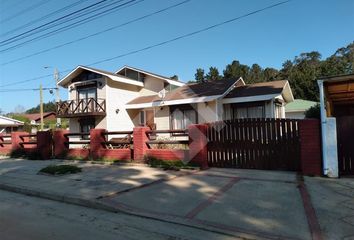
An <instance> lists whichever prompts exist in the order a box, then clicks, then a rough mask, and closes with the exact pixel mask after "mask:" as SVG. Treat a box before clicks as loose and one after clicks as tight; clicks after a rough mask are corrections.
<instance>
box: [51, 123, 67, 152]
mask: <svg viewBox="0 0 354 240" xmlns="http://www.w3.org/2000/svg"><path fill="white" fill-rule="evenodd" d="M66 133H69V131H68V130H55V131H54V132H53V145H54V156H55V157H56V158H65V157H66V155H67V153H68V151H69V144H66V142H67V141H69V139H68V138H67V137H65V134H66Z"/></svg>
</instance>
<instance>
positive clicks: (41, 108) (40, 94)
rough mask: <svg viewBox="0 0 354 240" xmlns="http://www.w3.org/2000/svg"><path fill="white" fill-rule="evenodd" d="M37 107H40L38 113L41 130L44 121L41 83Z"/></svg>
mask: <svg viewBox="0 0 354 240" xmlns="http://www.w3.org/2000/svg"><path fill="white" fill-rule="evenodd" d="M39 109H40V114H41V131H43V128H44V122H43V88H42V83H41V85H40V86H39Z"/></svg>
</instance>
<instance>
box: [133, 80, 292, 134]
mask: <svg viewBox="0 0 354 240" xmlns="http://www.w3.org/2000/svg"><path fill="white" fill-rule="evenodd" d="M162 95H163V94H162ZM162 95H161V94H160V95H155V96H143V97H138V98H136V99H134V100H132V101H130V102H128V103H127V104H126V109H128V111H129V110H133V109H137V110H139V114H140V118H139V119H140V124H144V122H145V123H146V122H148V123H149V124H148V125H150V126H151V125H152V126H154V128H156V129H158V130H168V129H184V128H187V127H188V125H189V124H192V123H205V122H215V121H221V120H230V119H236V118H285V110H284V105H285V103H287V102H290V101H292V100H293V95H292V92H291V89H290V86H289V83H288V81H273V82H266V83H257V84H249V85H246V84H245V83H244V81H243V79H242V78H239V79H236V80H235V79H224V80H218V81H208V82H203V83H195V84H187V85H185V86H183V87H180V88H177V89H175V90H173V91H171V92H169V93H166V95H165V96H162ZM150 116H153V117H154V118H153V117H150Z"/></svg>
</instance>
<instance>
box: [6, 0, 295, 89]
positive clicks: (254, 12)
mask: <svg viewBox="0 0 354 240" xmlns="http://www.w3.org/2000/svg"><path fill="white" fill-rule="evenodd" d="M291 1H292V0H287V1H283V2H279V3H276V4H272V5H269V6H267V7H264V8H261V9H258V10H255V11H252V12H249V13H247V14H243V15H241V16H238V17H235V18H231V19H229V20H226V21H223V22H220V23H217V24H214V25H210V26H208V27H205V28H202V29H199V30H197V31H194V32H190V33H187V34H184V35H181V36H178V37H175V38H172V39H169V40H166V41H163V42H160V43H157V44H153V45H150V46H147V47H144V48H140V49H137V50H134V51H130V52H127V53H124V54H120V55H118V56H114V57H110V58H106V59H103V60H100V61H97V62H94V63H91V64H87V66H92V65H97V64H100V63H103V62H109V61H112V60H115V59H117V58H121V57H125V56H128V55H132V54H136V53H139V52H143V51H146V50H150V49H152V48H156V47H158V46H162V45H166V44H168V43H171V42H175V41H178V40H180V39H184V38H187V37H191V36H193V35H196V34H199V33H202V32H206V31H208V30H211V29H214V28H217V27H220V26H222V25H225V24H228V23H231V22H235V21H237V20H240V19H243V18H246V17H249V16H251V15H254V14H257V13H260V12H263V11H266V10H268V9H272V8H275V7H278V6H280V5H283V4H286V3H288V2H291ZM69 71H71V69H69V70H64V71H62V72H61V73H64V72H69ZM48 76H51V74H50V75H46V76H41V77H37V78H32V79H27V80H23V81H21V82H16V83H11V84H7V85H2V86H0V87H4V86H10V85H16V84H20V83H23V82H28V81H34V80H37V79H41V78H44V77H48Z"/></svg>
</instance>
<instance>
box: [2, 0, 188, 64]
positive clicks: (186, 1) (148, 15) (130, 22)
mask: <svg viewBox="0 0 354 240" xmlns="http://www.w3.org/2000/svg"><path fill="white" fill-rule="evenodd" d="M190 1H191V0H185V1H182V2H179V3H177V4H174V5H171V6H169V7H166V8H163V9H160V10H158V11H155V12H152V13H149V14H146V15H144V16H141V17H138V18H135V19H133V20H130V21H128V22H125V23H122V24H119V25H116V26H113V27H110V28H107V29H105V30H102V31H98V32H96V33H93V34H89V35H87V36H84V37H81V38H78V39H75V40H72V41H69V42H66V43H62V44H59V45H56V46H54V47H51V48H47V49H44V50H41V51H38V52H35V53H32V54H29V55H26V56H23V57H20V58H16V59H13V60H10V61H8V62H5V63H2V64H0V65H1V66H4V65H8V64H10V63H14V62H18V61H20V60H23V59H26V58H30V57H33V56H36V55H40V54H42V53H45V52H49V51H51V50H55V49H58V48H61V47H64V46H67V45H70V44H73V43H76V42H80V41H83V40H86V39H88V38H91V37H94V36H98V35H100V34H103V33H106V32H109V31H112V30H115V29H117V28H120V27H123V26H126V25H129V24H132V23H134V22H137V21H141V20H143V19H146V18H148V17H152V16H154V15H157V14H159V13H162V12H165V11H168V10H170V9H173V8H175V7H178V6H180V5H183V4H186V3H188V2H190Z"/></svg>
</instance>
